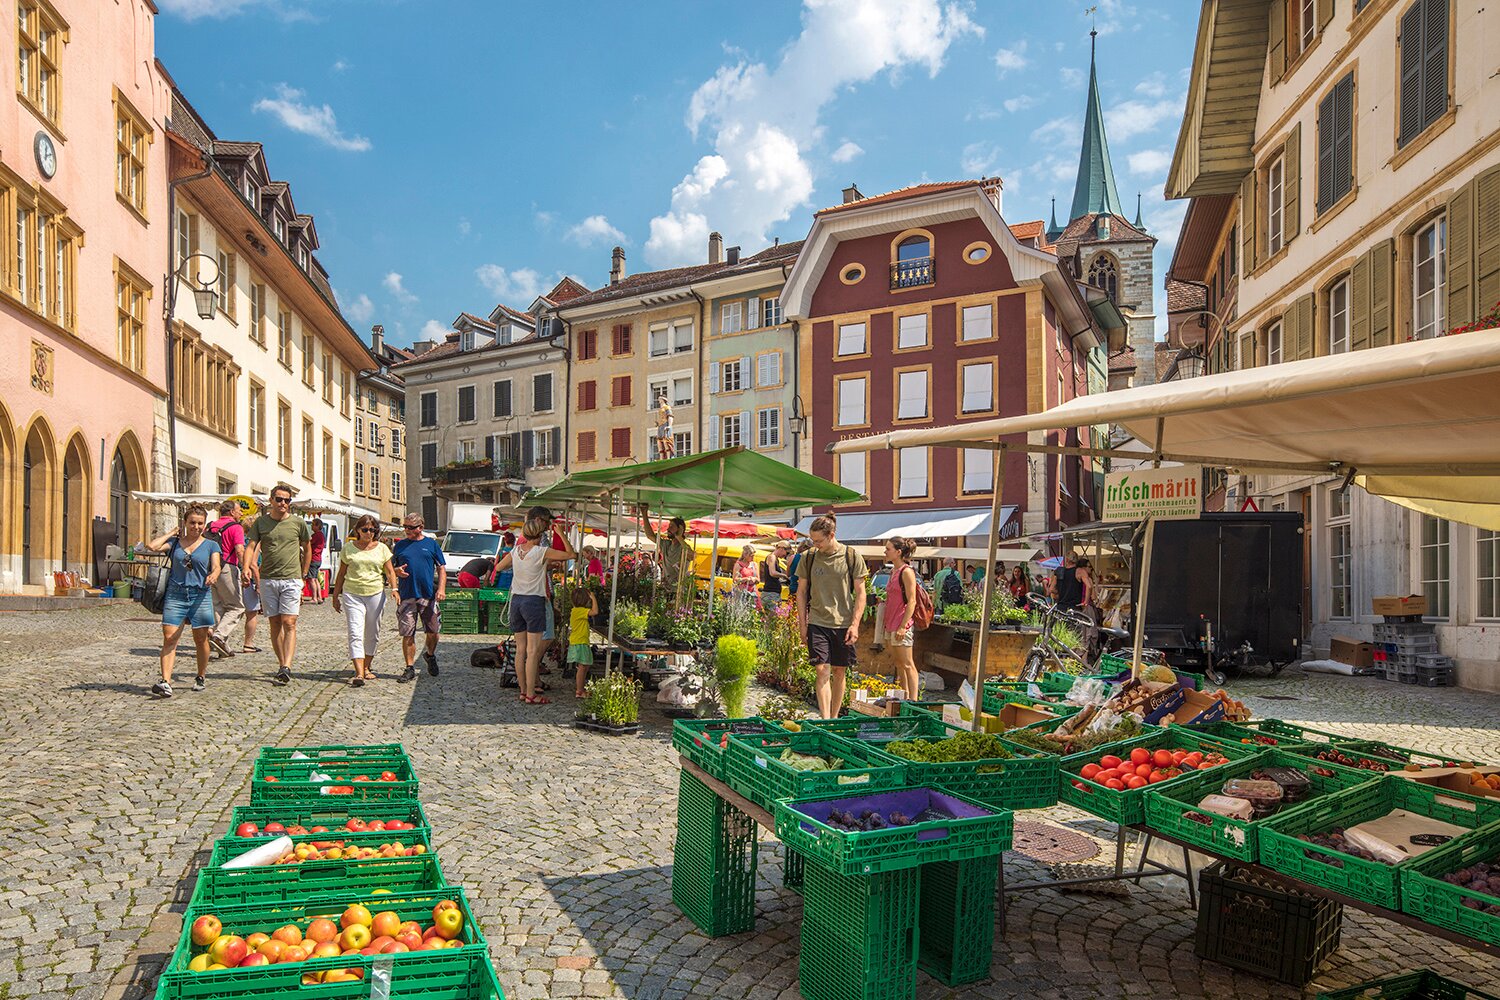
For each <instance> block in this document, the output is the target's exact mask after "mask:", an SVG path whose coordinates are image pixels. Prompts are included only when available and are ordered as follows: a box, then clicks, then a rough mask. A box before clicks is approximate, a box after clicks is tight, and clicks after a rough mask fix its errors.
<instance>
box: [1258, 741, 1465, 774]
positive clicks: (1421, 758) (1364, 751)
mask: <svg viewBox="0 0 1500 1000" xmlns="http://www.w3.org/2000/svg"><path fill="white" fill-rule="evenodd" d="M1287 750H1289V751H1290V752H1292V753H1295V754H1301V755H1303V756H1304V757H1314V758H1316V757H1318V755H1319V754H1327V753H1330V752H1337V753H1341V754H1344V755H1345V756H1347V757H1350V758H1352V759H1356V760H1358V759H1365V760H1371V761H1375V762H1377V763H1381V764H1385V765H1387V771H1399V770H1401V769H1402V768H1403V767H1405V766H1406V765H1407V764H1416V765H1418V766H1420V767H1442V766H1444V765H1445V764H1446V763H1447V762H1446V761H1444V760H1443V758H1441V757H1437V756H1433V755H1431V754H1428V753H1426V752H1424V751H1421V750H1409V749H1407V748H1406V747H1397V746H1393V745H1391V744H1389V743H1382V742H1380V741H1379V740H1360V741H1359V742H1357V743H1339V744H1337V745H1334V746H1316V745H1312V744H1307V743H1302V744H1299V745H1295V746H1289V747H1287ZM1361 770H1363V769H1361ZM1373 773H1376V774H1380V773H1385V772H1380V771H1376V772H1373Z"/></svg>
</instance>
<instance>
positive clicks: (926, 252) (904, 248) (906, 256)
mask: <svg viewBox="0 0 1500 1000" xmlns="http://www.w3.org/2000/svg"><path fill="white" fill-rule="evenodd" d="M931 256H932V240H930V239H928V238H927V237H926V236H908V237H907V238H906V239H904V240H902V241H901V244H900V245H899V246H898V247H896V259H897V260H920V259H921V258H923V257H931Z"/></svg>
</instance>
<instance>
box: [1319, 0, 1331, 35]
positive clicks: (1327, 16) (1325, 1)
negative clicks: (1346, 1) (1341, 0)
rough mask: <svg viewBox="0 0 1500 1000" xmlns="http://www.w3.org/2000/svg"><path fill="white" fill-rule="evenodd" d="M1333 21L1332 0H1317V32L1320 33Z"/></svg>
mask: <svg viewBox="0 0 1500 1000" xmlns="http://www.w3.org/2000/svg"><path fill="white" fill-rule="evenodd" d="M1332 20H1333V0H1318V31H1319V33H1321V32H1322V31H1323V29H1324V28H1327V27H1328V22H1329V21H1332Z"/></svg>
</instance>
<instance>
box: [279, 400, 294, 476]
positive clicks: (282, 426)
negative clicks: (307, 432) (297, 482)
mask: <svg viewBox="0 0 1500 1000" xmlns="http://www.w3.org/2000/svg"><path fill="white" fill-rule="evenodd" d="M276 461H277V463H279V464H280V465H281V466H282V467H283V468H287V469H290V468H291V467H292V404H291V403H288V402H287V401H286V400H284V399H277V400H276Z"/></svg>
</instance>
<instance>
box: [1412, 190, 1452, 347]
mask: <svg viewBox="0 0 1500 1000" xmlns="http://www.w3.org/2000/svg"><path fill="white" fill-rule="evenodd" d="M1447 244H1448V220H1447V218H1446V217H1445V216H1441V215H1440V216H1438V217H1437V218H1436V219H1433V220H1432V221H1431V222H1429V223H1428V224H1427V225H1425V226H1423V227H1422V228H1421V229H1420V230H1418V231H1417V235H1416V236H1414V237H1413V238H1412V255H1411V256H1412V283H1413V289H1412V337H1413V339H1415V340H1426V339H1428V338H1430V337H1440V336H1442V335H1443V333H1444V332H1446V331H1445V330H1444V327H1443V307H1444V305H1445V303H1444V302H1443V290H1444V288H1443V286H1444V283H1445V280H1446V273H1445V272H1446V270H1447V263H1446V256H1447V249H1448V246H1447Z"/></svg>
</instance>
